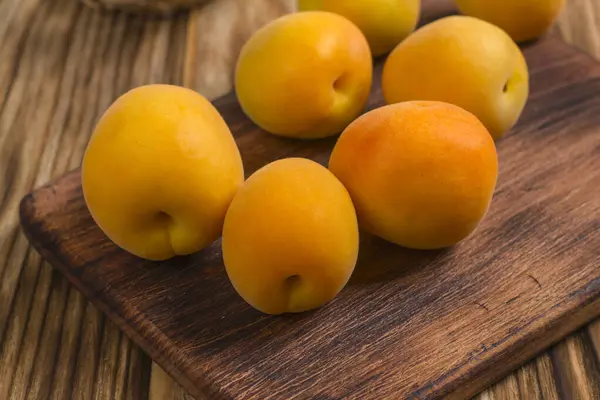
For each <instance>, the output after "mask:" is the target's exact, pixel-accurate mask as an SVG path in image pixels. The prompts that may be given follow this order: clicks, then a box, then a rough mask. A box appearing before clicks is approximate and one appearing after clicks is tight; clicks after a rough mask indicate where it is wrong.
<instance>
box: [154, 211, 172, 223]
mask: <svg viewBox="0 0 600 400" xmlns="http://www.w3.org/2000/svg"><path fill="white" fill-rule="evenodd" d="M156 220H157V221H159V222H160V223H162V224H164V225H165V226H168V225H169V223H170V222H171V216H170V215H169V214H167V213H166V212H164V211H159V212H157V213H156Z"/></svg>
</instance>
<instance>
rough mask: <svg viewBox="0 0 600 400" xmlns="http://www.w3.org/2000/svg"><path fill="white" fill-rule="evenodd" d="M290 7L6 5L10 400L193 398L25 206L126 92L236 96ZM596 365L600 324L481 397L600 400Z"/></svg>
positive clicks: (3, 80) (6, 383) (564, 22)
mask: <svg viewBox="0 0 600 400" xmlns="http://www.w3.org/2000/svg"><path fill="white" fill-rule="evenodd" d="M247 1H253V2H254V7H252V8H250V9H249V8H248V7H242V4H245V3H246V2H247ZM291 3H292V0H244V1H243V2H242V1H240V0H217V1H215V2H213V3H210V4H209V5H208V6H206V7H203V8H202V9H199V10H195V11H193V12H192V13H191V14H190V15H187V14H181V15H178V16H176V17H175V18H173V19H168V20H161V19H157V18H151V17H139V16H131V15H124V14H102V13H98V12H95V11H92V10H89V9H87V8H86V7H84V6H82V5H80V4H79V3H77V2H76V1H75V0H54V1H44V0H0V399H46V398H52V399H70V398H74V399H88V398H90V399H91V398H97V399H104V398H106V399H108V398H111V399H145V398H148V397H149V398H151V399H158V400H163V399H164V400H168V399H184V398H186V397H188V395H187V394H186V393H185V392H184V391H183V389H181V388H180V387H179V386H178V385H177V384H176V383H174V382H173V381H172V380H171V379H170V378H169V377H168V376H166V375H165V374H164V372H162V370H161V369H160V368H159V367H157V366H156V365H154V364H152V362H151V360H149V359H148V357H147V356H146V355H144V354H143V352H141V351H140V350H139V349H138V348H137V347H136V346H135V345H133V344H132V343H131V341H129V340H128V339H127V338H126V337H125V336H124V335H123V334H122V333H121V332H120V331H119V330H118V329H117V328H116V327H115V326H114V325H113V324H112V323H111V322H110V321H107V320H106V318H105V317H104V316H103V315H102V314H101V313H100V312H99V311H97V310H96V309H95V308H94V307H93V306H91V305H90V304H89V303H87V301H86V300H85V299H84V298H83V297H82V296H81V295H80V294H79V292H77V291H76V290H75V289H73V288H72V287H71V286H70V285H69V284H68V283H67V282H66V280H65V279H64V278H63V277H62V276H61V275H60V274H59V273H58V272H56V271H54V270H53V269H52V268H51V267H50V266H49V265H48V264H46V263H45V262H43V261H42V260H41V258H40V256H39V255H38V254H37V253H36V252H35V251H33V250H32V249H31V247H29V245H28V243H27V241H26V239H25V237H24V236H23V234H22V233H21V231H20V228H19V226H18V217H17V206H18V202H19V200H20V198H21V197H22V196H23V195H24V194H25V193H26V192H28V191H29V190H30V189H31V188H32V187H34V186H39V185H41V184H44V183H46V182H47V181H49V180H50V179H52V178H54V177H57V176H59V175H61V174H63V173H64V172H66V171H67V170H69V169H72V168H75V167H76V166H78V165H79V163H80V160H81V156H82V153H83V150H84V148H85V146H86V143H87V140H88V137H89V134H90V133H91V130H92V129H93V126H94V123H95V121H96V120H97V118H98V116H99V115H100V114H101V113H102V112H103V110H104V109H106V107H107V106H108V105H109V104H110V103H111V102H112V101H113V100H114V99H115V98H116V97H117V96H118V95H119V94H121V93H123V92H124V91H126V90H127V89H128V88H131V87H134V86H138V85H140V84H145V83H151V82H164V83H173V84H183V85H186V86H190V87H193V88H195V89H196V90H198V91H200V92H201V93H203V94H204V95H206V96H207V97H210V98H214V97H217V96H219V95H220V94H223V93H225V92H227V91H228V90H229V89H230V88H231V75H232V65H233V62H234V60H235V54H237V51H238V50H239V48H240V46H241V45H242V43H243V42H244V40H245V38H247V37H248V35H250V33H251V32H252V31H253V29H255V27H256V26H258V25H260V24H262V23H263V22H264V21H265V20H268V19H271V18H274V17H276V16H277V15H279V14H281V13H284V12H286V11H289V10H290V9H291ZM568 3H569V4H568V5H567V7H566V9H565V10H564V12H563V14H562V16H561V18H560V21H559V23H558V25H557V27H556V28H555V30H556V31H557V32H558V33H559V34H561V35H562V36H563V37H564V38H565V39H566V40H567V41H569V42H571V43H574V44H575V45H577V46H579V47H581V48H583V49H584V50H586V51H588V52H590V53H591V54H593V55H594V56H596V57H598V58H599V59H600V2H598V1H597V0H569V1H568ZM181 66H183V68H181ZM598 354H600V322H595V323H592V324H590V325H589V326H587V327H585V328H584V329H582V330H580V331H579V332H577V333H575V334H573V335H572V336H570V337H569V338H567V339H566V340H564V341H562V342H561V343H559V344H558V345H556V346H554V347H553V348H552V349H550V350H549V351H547V352H546V353H544V354H541V355H540V356H539V357H538V358H537V359H535V360H532V361H531V362H529V363H528V364H526V365H525V366H523V367H521V368H520V369H519V370H518V371H516V372H514V373H513V374H511V375H509V376H507V377H506V378H505V379H503V380H502V381H501V382H498V383H497V384H496V385H494V386H493V387H491V388H489V389H488V390H486V391H484V392H483V393H482V394H480V395H479V398H481V399H515V398H523V399H539V398H544V399H556V398H566V399H598V398H600V361H599V360H598Z"/></svg>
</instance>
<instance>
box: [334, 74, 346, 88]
mask: <svg viewBox="0 0 600 400" xmlns="http://www.w3.org/2000/svg"><path fill="white" fill-rule="evenodd" d="M345 77H346V75H345V74H342V75H340V76H339V77H338V78H337V79H336V80H335V81H333V90H335V91H336V92H339V91H340V90H342V89H343V87H344V82H345V81H346V79H345Z"/></svg>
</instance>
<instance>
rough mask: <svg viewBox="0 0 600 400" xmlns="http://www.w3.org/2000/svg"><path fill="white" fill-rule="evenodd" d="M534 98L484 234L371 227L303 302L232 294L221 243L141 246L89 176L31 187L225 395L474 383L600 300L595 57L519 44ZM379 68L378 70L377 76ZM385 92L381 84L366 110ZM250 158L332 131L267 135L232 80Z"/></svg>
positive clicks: (437, 394) (97, 299)
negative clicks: (404, 236) (431, 240)
mask: <svg viewBox="0 0 600 400" xmlns="http://www.w3.org/2000/svg"><path fill="white" fill-rule="evenodd" d="M525 53H526V57H527V60H528V63H529V66H530V72H531V96H530V100H529V103H528V105H527V107H526V110H525V112H524V114H523V116H522V118H521V120H520V122H519V124H518V126H517V127H516V128H515V129H514V130H513V131H512V132H511V133H510V134H508V135H507V136H506V137H504V138H503V139H501V140H500V141H499V142H498V143H497V146H498V151H499V158H500V176H499V182H498V186H497V190H496V194H495V198H494V200H493V204H492V207H491V209H490V212H489V214H488V216H487V217H486V219H485V220H484V222H483V223H482V224H481V226H480V227H479V228H478V229H477V231H476V233H475V234H474V235H472V236H471V237H470V238H468V239H467V240H465V241H464V242H462V243H460V244H459V245H457V246H456V247H454V248H452V249H448V250H444V251H435V252H418V251H409V250H406V249H402V248H400V247H397V246H394V245H392V244H389V243H386V242H384V241H382V240H380V239H377V238H374V237H371V236H368V235H366V234H364V233H362V238H361V252H360V256H359V262H358V265H357V268H356V271H355V273H354V275H353V277H352V279H351V281H350V283H349V285H348V286H347V287H346V288H345V289H344V290H343V291H342V293H341V294H340V295H339V296H338V297H337V298H336V300H335V301H334V302H332V303H330V304H328V305H327V306H325V307H323V308H320V309H318V310H316V311H313V312H308V313H304V314H300V315H287V316H278V317H273V316H266V315H262V314H261V313H259V312H257V311H255V310H253V309H252V308H250V307H249V306H248V305H247V304H245V303H244V302H243V301H242V299H241V298H240V297H238V295H237V294H236V293H235V292H234V290H233V288H232V286H231V284H230V283H229V281H228V279H227V276H226V274H225V270H224V267H223V264H222V258H221V253H220V242H216V243H215V244H214V245H213V246H211V247H210V248H208V249H206V250H205V251H202V252H201V253H199V254H195V255H192V256H188V257H180V258H177V259H173V260H170V261H166V262H149V261H144V260H141V259H138V258H136V257H134V256H131V255H129V254H128V253H126V252H124V251H122V250H120V249H118V248H117V247H116V246H115V245H113V244H112V243H111V242H110V241H109V240H108V239H107V238H106V237H105V236H104V235H103V234H102V232H101V231H100V230H99V229H98V227H97V226H96V225H95V224H94V223H93V221H92V219H91V217H90V215H89V213H88V212H87V209H86V207H85V203H84V201H83V198H82V194H81V187H80V174H79V172H78V171H74V172H72V173H70V174H68V175H66V176H65V177H63V178H61V179H59V180H57V181H56V182H53V183H51V184H49V185H47V186H44V187H42V188H40V189H38V190H36V191H35V192H33V193H32V194H29V195H27V196H26V197H25V198H24V199H23V201H22V203H21V221H22V225H23V227H24V230H25V233H26V234H27V236H28V238H29V239H30V241H31V242H32V243H33V245H34V246H35V247H36V249H37V250H38V251H39V252H40V253H41V254H42V255H43V256H44V257H45V258H46V259H47V260H49V261H50V262H51V264H53V265H54V266H55V267H56V268H58V269H59V270H60V271H61V272H62V273H63V274H64V275H65V276H67V278H68V279H69V280H70V281H71V282H72V283H73V284H74V285H75V286H76V287H77V288H79V289H80V290H81V291H82V292H83V293H84V294H85V295H86V296H87V297H88V298H89V299H90V300H91V301H92V302H93V303H94V304H95V305H96V306H98V307H99V308H100V309H101V310H102V311H104V312H105V313H106V314H107V315H108V316H109V317H110V318H112V319H113V320H114V321H115V322H116V323H117V324H118V325H119V326H120V327H121V328H122V329H123V330H124V331H125V332H126V333H127V334H128V335H129V336H130V337H132V338H133V340H134V341H135V342H136V343H138V344H139V345H140V346H141V347H142V348H143V349H145V350H146V351H147V352H148V353H149V355H150V356H151V357H152V358H153V359H155V360H156V361H157V362H158V363H160V364H161V365H162V366H163V367H164V368H165V369H166V370H167V371H168V372H169V373H170V374H172V375H173V376H174V377H175V378H176V379H177V380H178V381H179V382H180V383H181V384H183V385H184V386H185V387H186V388H187V389H188V390H189V391H190V392H191V393H193V394H194V395H196V396H198V397H199V398H204V397H206V398H216V399H251V398H252V399H254V398H256V399H282V398H296V399H309V398H310V399H384V398H390V399H399V398H441V397H444V398H446V397H449V398H464V397H467V396H469V395H472V394H475V393H476V392H478V391H479V390H481V389H482V388H484V387H485V386H486V385H488V384H490V383H491V382H493V381H494V380H496V379H498V378H500V377H502V376H503V375H505V374H506V373H508V372H509V371H510V370H512V369H513V368H515V367H516V366H518V365H519V364H520V363H522V362H524V361H526V360H528V359H529V358H531V357H532V356H534V355H536V354H537V353H538V352H540V351H541V350H543V349H544V348H546V347H548V346H549V345H550V344H552V343H554V342H556V341H557V340H558V339H560V338H562V337H564V336H565V335H566V334H568V333H570V332H572V331H573V330H575V329H576V328H577V327H579V326H581V325H582V324H584V323H586V322H588V321H589V320H591V319H592V318H593V317H595V316H598V315H600V301H599V300H600V255H599V249H600V233H599V229H600V215H599V213H600V199H599V197H600V196H599V195H600V189H599V187H600V65H598V64H596V63H595V62H594V61H592V60H591V59H590V58H588V57H587V56H586V55H584V54H583V53H581V52H579V51H577V50H574V49H573V48H571V47H569V46H567V45H565V44H564V43H563V42H561V41H560V40H558V39H556V38H553V37H549V38H546V39H544V40H542V41H539V42H537V43H534V44H531V45H529V46H527V47H526V49H525ZM379 71H380V69H376V74H377V76H378V74H379ZM381 103H382V100H381V90H380V89H379V83H378V82H376V84H375V85H374V90H373V93H372V97H371V101H370V104H369V108H372V107H374V106H377V105H379V104H381ZM215 104H216V105H217V107H218V108H219V110H220V111H221V112H222V114H223V116H224V117H225V119H226V121H227V122H228V124H229V126H230V128H231V129H232V131H233V132H234V135H235V136H236V140H237V142H238V145H239V146H240V149H241V152H242V156H243V158H244V162H245V168H246V172H247V173H248V174H249V173H251V172H253V171H254V170H256V169H257V168H259V167H260V166H262V165H264V164H265V163H267V162H269V161H272V160H275V159H278V158H282V157H286V156H302V157H309V158H312V159H315V160H317V161H319V162H321V163H324V164H325V163H326V162H327V159H328V156H329V152H330V150H331V148H332V146H333V144H334V143H335V140H336V138H330V139H325V140H319V141H293V140H288V139H282V138H277V137H274V136H271V135H268V134H266V133H264V132H262V131H260V130H259V129H257V128H256V127H255V126H254V125H253V124H252V123H251V122H249V120H248V119H247V118H246V117H244V115H243V114H242V112H241V110H240V108H239V106H238V104H237V103H236V101H235V98H234V97H233V96H232V95H230V96H227V97H225V98H222V99H220V100H218V101H216V102H215Z"/></svg>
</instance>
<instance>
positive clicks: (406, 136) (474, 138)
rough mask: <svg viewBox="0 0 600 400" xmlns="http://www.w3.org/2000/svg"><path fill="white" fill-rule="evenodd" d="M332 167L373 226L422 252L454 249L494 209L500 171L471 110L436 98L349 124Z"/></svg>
mask: <svg viewBox="0 0 600 400" xmlns="http://www.w3.org/2000/svg"><path fill="white" fill-rule="evenodd" d="M329 168H330V170H331V171H332V172H333V173H334V174H335V175H336V176H337V177H338V178H339V180H340V181H341V182H342V183H343V184H344V185H345V186H346V188H347V189H348V192H349V193H350V196H351V197H352V200H353V202H354V205H355V207H356V212H357V216H358V221H359V224H360V225H361V226H362V227H363V228H364V229H365V230H367V231H369V232H371V233H373V234H375V235H377V236H380V237H382V238H384V239H386V240H388V241H390V242H393V243H397V244H399V245H402V246H405V247H409V248H415V249H437V248H443V247H447V246H452V245H454V244H456V243H458V242H459V241H461V240H463V239H464V238H466V237H467V236H468V235H470V234H471V233H472V232H473V231H474V230H475V228H476V226H477V225H478V223H479V222H480V221H481V220H482V219H483V217H484V216H485V214H486V213H487V210H488V207H489V205H490V202H491V200H492V195H493V193H494V188H495V185H496V179H497V176H498V160H497V155H496V148H495V146H494V141H493V139H492V137H491V136H490V134H489V133H488V132H487V130H486V128H485V127H484V125H483V124H482V123H481V122H480V121H479V120H478V119H477V118H476V117H475V116H474V115H473V114H471V113H469V112H467V111H465V110H463V109H461V108H459V107H457V106H454V105H451V104H447V103H442V102H432V101H412V102H405V103H397V104H393V105H388V106H385V107H382V108H378V109H375V110H373V111H370V112H368V113H366V114H364V115H363V116H361V117H360V118H358V119H357V120H356V121H354V122H353V123H352V124H350V125H349V126H348V128H346V130H345V131H344V132H343V133H342V135H341V136H340V138H339V140H338V142H337V144H336V145H335V148H334V150H333V153H332V155H331V159H330V161H329Z"/></svg>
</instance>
